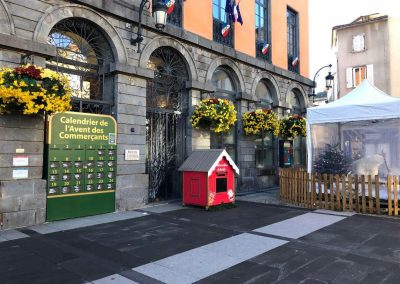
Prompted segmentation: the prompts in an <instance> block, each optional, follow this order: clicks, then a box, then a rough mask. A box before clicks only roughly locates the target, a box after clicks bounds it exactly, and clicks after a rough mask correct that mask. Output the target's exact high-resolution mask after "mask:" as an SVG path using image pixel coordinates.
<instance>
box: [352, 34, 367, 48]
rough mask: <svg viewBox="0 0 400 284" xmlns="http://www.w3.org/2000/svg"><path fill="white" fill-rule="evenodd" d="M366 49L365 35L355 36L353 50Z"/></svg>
mask: <svg viewBox="0 0 400 284" xmlns="http://www.w3.org/2000/svg"><path fill="white" fill-rule="evenodd" d="M362 51H365V35H364V34H361V35H356V36H353V52H362Z"/></svg>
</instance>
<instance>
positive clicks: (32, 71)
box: [14, 65, 42, 80]
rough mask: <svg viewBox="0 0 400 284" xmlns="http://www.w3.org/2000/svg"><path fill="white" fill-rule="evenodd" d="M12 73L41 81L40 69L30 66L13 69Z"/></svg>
mask: <svg viewBox="0 0 400 284" xmlns="http://www.w3.org/2000/svg"><path fill="white" fill-rule="evenodd" d="M14 72H15V73H17V74H19V75H25V76H28V77H31V78H33V79H36V80H40V79H42V76H41V74H40V73H41V72H40V69H38V68H36V67H35V66H33V65H30V66H28V67H16V68H14Z"/></svg>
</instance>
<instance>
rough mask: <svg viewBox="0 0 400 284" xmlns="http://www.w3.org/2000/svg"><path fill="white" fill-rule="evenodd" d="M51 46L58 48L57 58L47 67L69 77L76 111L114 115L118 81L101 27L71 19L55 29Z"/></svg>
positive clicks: (73, 106) (51, 32)
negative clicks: (114, 92)
mask: <svg viewBox="0 0 400 284" xmlns="http://www.w3.org/2000/svg"><path fill="white" fill-rule="evenodd" d="M48 43H49V44H51V45H53V46H55V47H56V49H57V56H56V57H55V58H51V59H50V60H48V61H47V64H46V66H47V67H48V68H50V69H53V70H55V71H57V72H61V73H64V74H65V75H67V76H68V77H69V79H70V82H71V88H72V90H73V98H72V110H74V111H79V112H90V113H103V114H111V113H112V106H113V101H114V96H113V89H114V87H113V86H114V82H113V76H111V74H109V73H108V71H107V67H108V66H107V65H108V64H110V63H112V62H114V56H113V53H112V48H111V46H110V44H109V42H108V40H107V39H106V37H105V36H104V34H103V33H102V31H101V30H100V28H98V27H97V26H96V24H94V23H92V22H90V21H87V20H85V19H81V18H68V19H65V20H62V21H60V22H58V23H57V24H56V25H55V26H54V27H53V28H52V29H51V31H50V34H49V38H48Z"/></svg>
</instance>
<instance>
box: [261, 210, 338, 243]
mask: <svg viewBox="0 0 400 284" xmlns="http://www.w3.org/2000/svg"><path fill="white" fill-rule="evenodd" d="M343 219H346V217H343V216H334V215H324V214H316V213H306V214H303V215H300V216H297V217H293V218H290V219H287V220H284V221H281V222H278V223H274V224H271V225H268V226H265V227H262V228H259V229H256V230H254V232H259V233H264V234H269V235H274V236H280V237H285V238H291V239H298V238H301V237H303V236H305V235H308V234H310V233H313V232H315V231H317V230H320V229H322V228H324V227H326V226H329V225H332V224H334V223H336V222H339V221H342V220H343Z"/></svg>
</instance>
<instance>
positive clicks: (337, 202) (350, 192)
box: [279, 169, 399, 216]
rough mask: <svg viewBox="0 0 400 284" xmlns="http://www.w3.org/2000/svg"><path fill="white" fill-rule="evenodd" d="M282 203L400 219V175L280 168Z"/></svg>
mask: <svg viewBox="0 0 400 284" xmlns="http://www.w3.org/2000/svg"><path fill="white" fill-rule="evenodd" d="M279 181H280V196H281V200H282V201H284V202H286V203H290V204H294V205H297V206H302V207H306V208H313V209H329V210H336V211H355V212H358V213H364V214H365V213H368V214H387V215H389V216H398V214H399V200H398V197H399V196H398V195H399V194H398V189H399V179H398V177H397V176H388V177H385V178H379V176H370V175H368V176H364V175H361V176H358V175H333V174H315V173H313V174H309V173H307V172H306V171H305V170H304V169H280V171H279Z"/></svg>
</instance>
